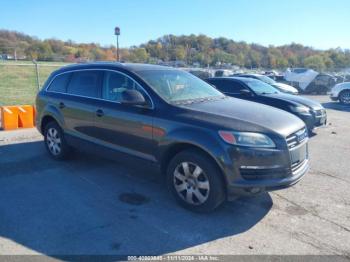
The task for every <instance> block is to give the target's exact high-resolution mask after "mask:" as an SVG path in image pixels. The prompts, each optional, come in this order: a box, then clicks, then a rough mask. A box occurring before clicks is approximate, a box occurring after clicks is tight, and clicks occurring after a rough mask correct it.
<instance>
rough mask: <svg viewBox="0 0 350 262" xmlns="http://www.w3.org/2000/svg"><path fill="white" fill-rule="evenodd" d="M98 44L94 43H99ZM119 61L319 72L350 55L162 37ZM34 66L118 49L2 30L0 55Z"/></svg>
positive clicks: (345, 62)
mask: <svg viewBox="0 0 350 262" xmlns="http://www.w3.org/2000/svg"><path fill="white" fill-rule="evenodd" d="M97 40H98V39H97ZM120 53H121V59H122V60H124V61H130V62H148V63H159V62H167V61H175V60H180V61H184V62H185V63H187V64H188V65H193V64H199V65H201V66H207V65H208V64H209V65H211V66H214V65H220V64H224V63H226V64H232V65H237V66H241V67H247V68H266V69H269V68H270V69H283V68H286V67H310V68H313V69H316V70H318V71H323V70H334V71H335V70H341V69H344V68H348V67H350V51H349V50H342V49H339V48H338V49H330V50H324V51H321V50H316V49H313V48H311V47H306V46H303V45H300V44H295V43H292V44H289V45H284V46H278V47H275V46H268V47H265V46H262V45H258V44H248V43H246V42H236V41H234V40H230V39H227V38H224V37H220V38H210V37H207V36H205V35H188V36H174V35H166V36H163V37H160V38H158V39H156V40H151V41H149V42H147V43H145V44H142V45H140V46H135V47H131V48H127V49H125V48H124V49H121V50H120ZM1 54H2V55H3V56H4V57H5V56H6V57H9V58H12V59H13V58H14V57H15V56H16V57H17V58H19V59H25V60H32V59H35V60H38V61H62V62H79V61H89V60H115V59H116V48H115V47H114V46H109V47H103V46H101V45H99V44H96V43H88V44H86V43H75V42H73V41H61V40H57V39H46V40H40V39H38V38H36V37H32V36H29V35H26V34H23V33H19V32H14V31H7V30H0V55H1Z"/></svg>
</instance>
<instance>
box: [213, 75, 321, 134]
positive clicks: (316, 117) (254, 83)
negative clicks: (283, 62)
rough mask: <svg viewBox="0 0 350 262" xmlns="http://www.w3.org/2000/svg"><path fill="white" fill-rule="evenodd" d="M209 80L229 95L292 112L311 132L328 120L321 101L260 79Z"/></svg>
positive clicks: (222, 78) (232, 78) (224, 78)
mask: <svg viewBox="0 0 350 262" xmlns="http://www.w3.org/2000/svg"><path fill="white" fill-rule="evenodd" d="M207 82H208V83H210V84H212V85H214V86H215V87H216V88H217V89H218V90H220V91H221V92H223V93H224V94H226V95H228V96H232V97H237V98H241V99H245V100H249V101H254V102H258V103H262V104H266V105H270V106H273V107H277V108H279V109H282V110H284V111H287V112H290V113H292V114H294V115H296V116H298V117H299V118H300V119H302V120H303V121H304V122H305V124H306V126H307V128H308V130H309V132H312V130H313V129H314V128H315V127H319V126H323V125H325V124H326V122H327V114H326V110H325V109H324V108H323V106H322V105H321V104H320V103H318V102H316V101H313V100H311V99H307V98H304V97H301V96H295V95H290V94H285V93H282V92H279V91H278V90H277V89H276V88H274V87H273V86H271V85H269V84H267V83H265V82H263V81H260V80H257V79H253V78H247V77H216V78H215V77H214V78H209V79H207ZM247 110H249V109H248V108H247Z"/></svg>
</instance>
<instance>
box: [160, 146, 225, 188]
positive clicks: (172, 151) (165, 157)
mask: <svg viewBox="0 0 350 262" xmlns="http://www.w3.org/2000/svg"><path fill="white" fill-rule="evenodd" d="M187 150H196V151H199V152H201V153H202V154H203V155H205V156H207V157H208V158H210V159H211V160H212V161H213V163H214V164H215V166H216V167H217V168H218V170H219V171H220V177H221V179H222V182H223V183H224V185H226V184H227V182H228V181H227V179H226V177H225V175H224V169H223V168H222V166H221V165H220V163H219V162H218V161H217V159H216V158H215V156H213V155H212V154H210V153H209V152H208V150H206V149H205V148H203V147H201V146H199V145H197V144H193V143H190V142H178V143H173V144H172V145H170V146H168V147H167V149H166V150H165V151H164V152H163V154H162V158H161V159H160V171H161V173H162V174H166V171H167V168H168V166H169V163H170V161H171V160H172V159H173V158H174V157H175V156H176V155H177V154H179V153H180V152H183V151H187ZM164 177H165V176H164ZM224 188H225V189H226V186H224ZM225 193H226V192H225Z"/></svg>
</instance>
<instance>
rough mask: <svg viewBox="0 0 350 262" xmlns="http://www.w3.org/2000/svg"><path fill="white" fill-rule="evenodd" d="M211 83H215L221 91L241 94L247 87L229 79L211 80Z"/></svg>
mask: <svg viewBox="0 0 350 262" xmlns="http://www.w3.org/2000/svg"><path fill="white" fill-rule="evenodd" d="M210 83H211V84H213V85H214V86H215V87H216V88H217V89H218V90H220V91H221V92H223V93H227V94H239V93H240V91H241V90H242V89H246V88H245V87H244V86H243V85H241V84H240V83H238V82H235V81H231V80H227V79H216V80H211V81H210Z"/></svg>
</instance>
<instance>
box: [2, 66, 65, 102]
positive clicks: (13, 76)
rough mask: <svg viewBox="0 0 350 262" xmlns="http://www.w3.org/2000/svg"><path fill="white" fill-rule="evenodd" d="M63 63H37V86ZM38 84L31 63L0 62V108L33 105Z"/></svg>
mask: <svg viewBox="0 0 350 262" xmlns="http://www.w3.org/2000/svg"><path fill="white" fill-rule="evenodd" d="M64 65H65V64H64V63H56V62H55V63H48V62H45V63H39V66H38V68H39V70H38V71H39V85H40V87H41V86H42V85H43V84H44V83H45V81H46V79H47V78H48V76H49V75H50V73H51V72H52V71H54V70H56V69H58V68H60V67H61V66H64ZM37 92H38V83H37V78H36V70H35V65H34V64H33V63H32V62H28V61H26V62H22V61H20V62H15V61H9V62H7V61H6V62H0V106H4V105H22V104H34V100H35V96H36V93H37Z"/></svg>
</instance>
